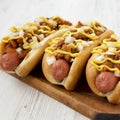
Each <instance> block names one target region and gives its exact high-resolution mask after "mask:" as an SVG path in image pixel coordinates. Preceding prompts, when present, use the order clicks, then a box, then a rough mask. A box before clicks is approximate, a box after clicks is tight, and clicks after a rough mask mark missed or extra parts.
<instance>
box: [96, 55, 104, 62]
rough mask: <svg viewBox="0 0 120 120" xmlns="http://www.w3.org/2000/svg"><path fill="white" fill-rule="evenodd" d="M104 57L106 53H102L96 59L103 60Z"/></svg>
mask: <svg viewBox="0 0 120 120" xmlns="http://www.w3.org/2000/svg"><path fill="white" fill-rule="evenodd" d="M104 58H105V56H104V55H100V56H98V57H97V58H96V60H99V61H102V60H103V59H104Z"/></svg>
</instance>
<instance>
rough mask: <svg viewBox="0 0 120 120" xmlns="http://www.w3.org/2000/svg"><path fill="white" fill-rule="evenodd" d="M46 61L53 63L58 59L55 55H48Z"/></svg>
mask: <svg viewBox="0 0 120 120" xmlns="http://www.w3.org/2000/svg"><path fill="white" fill-rule="evenodd" d="M46 61H47V63H48V65H52V64H53V63H54V62H55V61H56V58H55V57H47V58H46Z"/></svg>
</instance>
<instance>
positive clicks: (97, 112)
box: [14, 70, 120, 120]
mask: <svg viewBox="0 0 120 120" xmlns="http://www.w3.org/2000/svg"><path fill="white" fill-rule="evenodd" d="M14 76H15V77H17V76H16V75H14ZM17 78H19V79H20V80H21V81H23V82H25V83H27V84H29V85H30V86H32V87H34V88H36V89H38V90H40V91H42V92H44V93H45V94H47V95H48V96H50V97H52V98H54V99H56V100H57V101H59V102H61V103H63V104H65V105H67V106H69V107H71V108H72V109H74V110H76V111H78V112H80V113H81V114H83V115H85V116H86V117H89V118H91V119H94V120H107V119H109V120H120V104H119V105H113V104H110V103H108V101H107V99H106V98H102V97H98V96H96V95H95V94H93V93H92V92H91V90H90V89H89V87H88V85H87V83H86V80H85V76H84V75H83V76H82V78H81V80H82V82H81V83H78V85H77V87H76V89H75V90H74V91H67V90H65V89H64V88H63V87H62V86H56V85H52V84H51V83H49V82H48V81H47V80H46V79H45V78H44V76H43V74H42V72H41V71H38V70H35V71H34V72H33V73H31V74H30V75H29V76H27V77H25V78H20V77H17ZM81 80H80V81H81Z"/></svg>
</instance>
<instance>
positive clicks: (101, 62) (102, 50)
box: [91, 35, 120, 74]
mask: <svg viewBox="0 0 120 120" xmlns="http://www.w3.org/2000/svg"><path fill="white" fill-rule="evenodd" d="M111 38H114V39H116V41H113V42H112V41H110V39H111ZM111 38H109V39H104V40H103V44H102V45H101V46H98V47H96V48H94V49H93V51H92V53H93V54H94V53H96V54H98V56H99V55H104V57H105V58H104V59H102V60H96V59H93V60H91V64H93V65H94V67H95V68H96V69H97V70H98V71H102V70H103V68H106V69H108V70H109V71H113V72H116V73H119V74H120V70H119V69H118V68H117V67H114V68H111V67H110V66H107V65H105V64H104V63H105V62H106V61H110V62H112V63H114V64H120V60H115V59H112V58H110V57H108V56H105V54H107V53H105V49H106V48H108V43H111V44H114V46H115V48H120V42H118V41H117V39H118V37H117V36H115V35H111ZM119 51H120V50H111V51H110V52H112V53H113V55H115V54H116V53H117V52H119Z"/></svg>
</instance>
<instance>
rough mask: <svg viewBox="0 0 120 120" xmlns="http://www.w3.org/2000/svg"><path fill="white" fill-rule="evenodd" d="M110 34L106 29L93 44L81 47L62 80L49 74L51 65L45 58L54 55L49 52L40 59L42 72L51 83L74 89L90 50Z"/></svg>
mask: <svg viewBox="0 0 120 120" xmlns="http://www.w3.org/2000/svg"><path fill="white" fill-rule="evenodd" d="M111 34H112V31H110V30H106V31H105V32H104V33H103V34H102V35H101V36H100V37H99V38H98V40H96V41H94V44H93V45H91V46H89V47H85V48H83V50H82V51H81V52H80V54H79V56H78V57H76V58H75V59H74V61H73V63H72V65H71V66H70V71H69V73H68V76H67V77H66V78H64V80H63V81H62V82H57V81H56V80H55V79H54V78H53V76H52V75H51V70H50V69H51V65H48V63H47V58H49V57H54V56H53V55H51V54H48V53H45V54H44V57H43V60H42V70H43V73H44V75H45V77H46V79H47V80H48V81H50V82H51V83H53V84H57V85H63V86H64V87H65V88H66V89H67V90H73V89H75V86H76V84H77V82H78V81H79V80H80V77H81V75H82V73H83V71H84V68H85V65H86V63H87V60H88V59H89V57H90V55H91V50H92V49H93V48H94V47H95V46H98V45H99V44H100V43H101V42H102V40H103V39H104V38H108V37H110V35H111Z"/></svg>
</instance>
